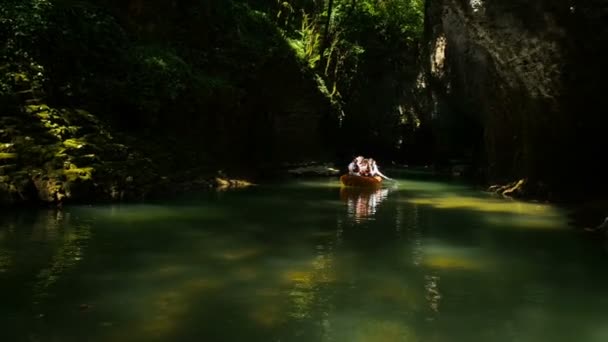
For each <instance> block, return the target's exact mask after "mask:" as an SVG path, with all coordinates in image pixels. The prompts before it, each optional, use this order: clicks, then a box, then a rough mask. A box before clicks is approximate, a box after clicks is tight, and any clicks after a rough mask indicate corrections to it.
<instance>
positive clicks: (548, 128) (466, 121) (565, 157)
mask: <svg viewBox="0 0 608 342" xmlns="http://www.w3.org/2000/svg"><path fill="white" fill-rule="evenodd" d="M606 7H608V6H607V5H605V4H603V3H601V2H599V1H591V2H589V1H587V2H585V3H584V4H583V3H582V2H581V3H580V4H578V2H577V1H571V0H570V1H566V0H557V1H544V0H537V1H523V0H515V1H506V0H437V1H428V2H427V5H426V24H425V25H426V26H425V34H426V40H425V41H426V46H425V51H426V54H425V60H426V63H425V64H426V73H427V77H428V80H429V86H430V88H431V97H432V101H431V102H432V107H433V108H432V116H433V122H434V127H435V135H436V137H437V147H438V150H439V152H440V154H439V155H440V156H444V157H454V156H459V155H466V154H467V153H468V154H473V156H474V159H475V160H476V161H477V163H478V165H477V166H480V167H481V168H482V169H483V171H484V175H485V176H486V177H487V180H488V181H489V182H508V181H512V180H514V179H522V178H525V179H527V180H528V181H527V183H526V184H529V187H530V188H531V189H532V188H546V187H547V186H548V188H552V189H557V190H556V191H557V192H563V193H572V192H576V190H577V189H581V188H584V187H589V186H593V184H595V183H597V182H598V181H599V180H600V179H601V178H600V177H599V174H598V173H597V172H596V170H595V168H596V167H599V166H598V165H599V164H598V163H597V162H596V160H597V158H598V157H600V155H601V151H602V150H603V148H604V147H605V146H606V142H605V141H602V139H600V138H599V137H598V134H599V132H598V131H597V126H598V125H602V124H604V123H605V122H606V120H605V119H604V118H603V117H602V115H601V114H600V113H597V112H595V113H590V112H589V109H588V108H589V106H588V105H587V104H588V103H589V102H592V101H596V100H598V99H600V98H601V94H600V93H601V92H600V91H599V87H601V85H600V84H598V82H599V81H601V80H602V78H603V77H604V76H605V71H603V70H604V69H605V68H604V67H603V66H602V64H603V62H600V60H599V59H598V55H599V56H604V57H605V56H606V51H605V47H604V46H605V43H606V38H607V37H608V34H607V33H606V29H605V28H604V26H605V25H602V24H601V22H602V19H601V18H604V17H605V16H606V13H608V12H607V11H606ZM600 13H604V14H603V15H602V14H600ZM583 23H584V24H583ZM585 50H586V52H584V51H585ZM585 53H587V54H588V55H585ZM585 61H586V62H587V63H585ZM590 70H594V71H592V72H590ZM602 73H603V74H604V76H601V74H602ZM580 87H583V88H585V89H586V90H585V91H584V92H581V91H580Z"/></svg>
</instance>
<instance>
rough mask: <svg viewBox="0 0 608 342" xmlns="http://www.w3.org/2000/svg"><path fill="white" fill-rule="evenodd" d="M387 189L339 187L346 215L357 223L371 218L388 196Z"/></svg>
mask: <svg viewBox="0 0 608 342" xmlns="http://www.w3.org/2000/svg"><path fill="white" fill-rule="evenodd" d="M388 192H389V189H382V188H380V189H378V188H354V187H343V188H340V199H341V200H342V201H344V202H346V210H347V213H348V217H349V218H351V219H353V220H354V221H355V222H357V223H359V222H362V221H365V220H370V219H373V216H374V215H375V214H376V211H377V210H378V206H379V205H380V203H382V202H383V201H384V200H385V199H386V198H387V196H388Z"/></svg>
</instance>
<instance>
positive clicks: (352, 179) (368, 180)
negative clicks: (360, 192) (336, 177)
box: [340, 174, 382, 188]
mask: <svg viewBox="0 0 608 342" xmlns="http://www.w3.org/2000/svg"><path fill="white" fill-rule="evenodd" d="M340 183H342V185H344V186H356V187H364V188H373V187H379V186H380V185H381V184H382V177H380V176H375V177H364V176H355V175H349V174H346V175H342V176H341V177H340Z"/></svg>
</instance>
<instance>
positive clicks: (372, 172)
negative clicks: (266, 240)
mask: <svg viewBox="0 0 608 342" xmlns="http://www.w3.org/2000/svg"><path fill="white" fill-rule="evenodd" d="M348 174H349V175H354V176H363V177H374V176H380V177H382V178H384V179H390V178H388V177H387V176H385V175H384V174H382V172H380V169H379V168H378V164H377V163H376V161H375V160H374V159H372V158H368V159H366V158H363V156H358V157H356V158H355V159H353V161H352V162H351V163H350V164H348Z"/></svg>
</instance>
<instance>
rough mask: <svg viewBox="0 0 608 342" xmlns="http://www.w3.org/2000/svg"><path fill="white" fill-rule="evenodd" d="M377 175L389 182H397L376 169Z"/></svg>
mask: <svg viewBox="0 0 608 342" xmlns="http://www.w3.org/2000/svg"><path fill="white" fill-rule="evenodd" d="M376 174H378V176H380V177H382V178H383V179H386V180H387V181H391V182H396V180H394V179H392V178H390V177H387V176H385V175H384V174H383V173H382V172H380V170H377V169H376Z"/></svg>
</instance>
